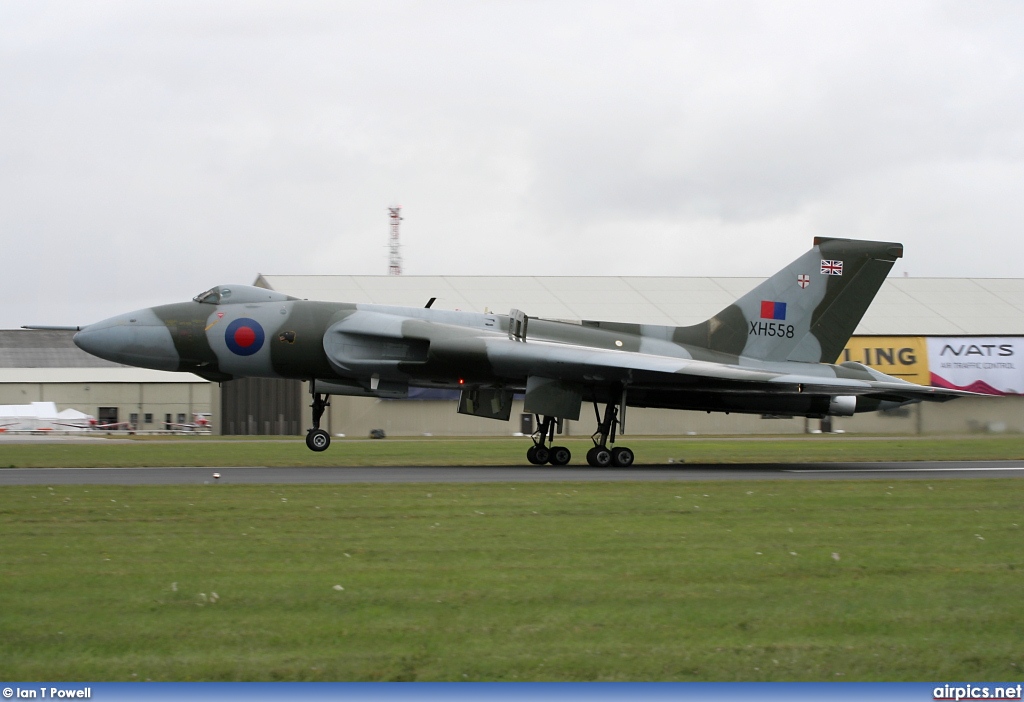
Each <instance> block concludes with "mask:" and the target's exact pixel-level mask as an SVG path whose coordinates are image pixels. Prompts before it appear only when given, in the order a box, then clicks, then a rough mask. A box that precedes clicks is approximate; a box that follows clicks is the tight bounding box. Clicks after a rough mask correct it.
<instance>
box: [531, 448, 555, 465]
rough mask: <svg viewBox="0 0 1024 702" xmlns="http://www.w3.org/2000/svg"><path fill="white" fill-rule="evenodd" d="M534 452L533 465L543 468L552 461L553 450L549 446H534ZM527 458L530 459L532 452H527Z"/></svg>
mask: <svg viewBox="0 0 1024 702" xmlns="http://www.w3.org/2000/svg"><path fill="white" fill-rule="evenodd" d="M530 450H531V451H533V463H534V465H538V466H542V465H544V464H545V463H547V462H548V461H550V460H551V450H550V449H549V448H548V447H547V446H534V447H533V448H532V449H530ZM526 457H527V458H529V457H530V452H529V451H527V452H526Z"/></svg>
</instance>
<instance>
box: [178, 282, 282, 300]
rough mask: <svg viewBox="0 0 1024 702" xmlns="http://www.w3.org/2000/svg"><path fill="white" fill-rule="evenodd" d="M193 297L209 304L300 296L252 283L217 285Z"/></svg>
mask: <svg viewBox="0 0 1024 702" xmlns="http://www.w3.org/2000/svg"><path fill="white" fill-rule="evenodd" d="M192 299H193V300H194V301H196V302H202V303H204V304H207V305H237V304H241V303H253V302H285V301H287V300H298V299H299V298H297V297H292V296H291V295H285V294H284V293H279V292H277V291H275V290H267V289H266V288H257V287H254V286H252V285H216V286H214V287H212V288H210V289H209V290H207V291H206V292H202V293H199V294H198V295H196V296H195V297H193V298H192Z"/></svg>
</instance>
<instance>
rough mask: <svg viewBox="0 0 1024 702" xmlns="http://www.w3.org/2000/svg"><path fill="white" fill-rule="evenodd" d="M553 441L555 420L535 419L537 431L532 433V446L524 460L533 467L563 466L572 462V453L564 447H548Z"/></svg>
mask: <svg viewBox="0 0 1024 702" xmlns="http://www.w3.org/2000/svg"><path fill="white" fill-rule="evenodd" d="M554 441H555V418H554V417H544V418H543V419H541V418H540V417H538V418H537V431H535V432H534V433H533V446H531V447H530V448H529V449H527V451H526V460H528V461H529V462H530V463H532V464H533V465H535V466H542V465H544V464H545V463H550V464H551V465H553V466H564V465H566V464H567V463H568V462H569V461H571V460H572V452H571V451H569V449H567V448H566V447H564V446H550V444H552V443H554ZM545 444H547V445H545Z"/></svg>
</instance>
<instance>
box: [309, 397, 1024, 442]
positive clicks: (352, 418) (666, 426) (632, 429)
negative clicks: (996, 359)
mask: <svg viewBox="0 0 1024 702" xmlns="http://www.w3.org/2000/svg"><path fill="white" fill-rule="evenodd" d="M456 406H457V404H456V403H455V402H454V401H450V400H449V401H440V400H379V399H374V398H366V397H342V396H334V397H332V398H331V407H330V408H328V410H327V414H325V415H324V417H325V422H326V424H325V425H324V428H325V429H327V430H328V431H330V432H331V433H332V434H345V435H346V436H350V437H352V436H357V437H363V436H368V435H369V432H370V430H371V429H383V430H384V431H385V432H386V433H387V434H388V436H423V435H426V434H430V435H434V436H512V435H514V434H515V433H517V432H519V431H520V416H521V414H522V408H523V403H522V400H516V401H515V402H514V403H513V406H512V417H511V419H510V420H509V421H508V422H498V421H495V420H492V419H481V418H479V417H469V416H466V415H462V414H457V413H456ZM308 423H309V420H308V418H307V419H306V424H304V425H302V426H307V425H308ZM595 425H596V422H595V421H594V417H593V407H591V406H586V405H585V406H584V407H583V410H582V411H581V412H580V420H579V421H577V422H565V426H564V430H565V432H567V433H568V435H569V436H590V435H591V434H592V433H593V432H594V427H595ZM819 428H820V424H819V421H818V420H816V419H812V420H805V419H804V418H802V417H796V418H792V419H762V418H761V417H760V416H758V415H741V414H729V415H725V414H722V413H720V412H715V413H711V414H708V413H705V412H685V411H676V410H660V409H646V408H637V407H631V408H629V410H628V411H627V415H626V433H627V434H629V435H651V436H679V435H686V434H688V433H690V432H692V433H694V434H722V435H728V434H803V433H805V432H807V431H809V430H815V429H819ZM832 429H833V431H835V430H841V431H845V432H850V433H857V434H896V435H914V434H943V433H950V434H972V433H1002V432H1024V398H1022V397H986V398H964V399H960V400H956V401H954V402H949V403H919V404H916V405H910V406H908V407H905V408H902V409H901V410H900V411H897V412H869V413H865V414H860V415H856V416H854V417H835V418H833V420H832Z"/></svg>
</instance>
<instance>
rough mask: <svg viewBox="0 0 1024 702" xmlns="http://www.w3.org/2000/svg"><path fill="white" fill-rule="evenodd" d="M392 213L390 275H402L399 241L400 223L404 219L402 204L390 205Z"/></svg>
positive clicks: (389, 245) (389, 246)
mask: <svg viewBox="0 0 1024 702" xmlns="http://www.w3.org/2000/svg"><path fill="white" fill-rule="evenodd" d="M388 212H390V213H391V238H390V239H389V240H388V249H390V255H389V256H388V275H402V251H401V249H402V245H401V244H400V243H399V242H398V223H399V222H401V221H402V206H401V205H399V206H398V207H389V208H388Z"/></svg>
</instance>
